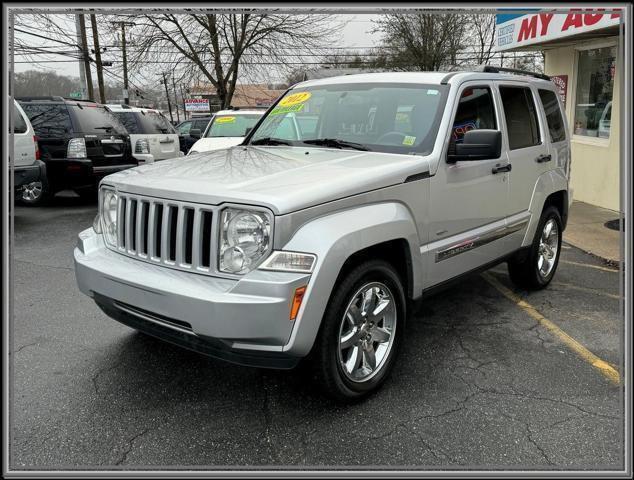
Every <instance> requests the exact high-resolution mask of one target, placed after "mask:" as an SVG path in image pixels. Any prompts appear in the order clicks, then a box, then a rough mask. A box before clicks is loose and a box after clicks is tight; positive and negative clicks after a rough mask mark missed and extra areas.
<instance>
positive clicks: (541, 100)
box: [74, 67, 571, 400]
mask: <svg viewBox="0 0 634 480" xmlns="http://www.w3.org/2000/svg"><path fill="white" fill-rule="evenodd" d="M524 73H525V72H524ZM562 112H563V109H562V104H561V101H560V100H559V97H558V95H557V93H556V89H555V85H554V84H553V83H552V82H551V81H549V80H548V77H544V76H543V75H537V74H520V73H519V72H514V73H513V72H508V71H504V72H502V71H499V69H494V68H490V67H486V68H482V69H481V71H471V72H455V73H449V74H445V73H375V74H361V75H351V76H345V77H337V78H327V79H322V80H314V81H308V82H303V83H299V84H297V85H295V86H293V87H292V88H291V89H289V90H288V91H287V92H286V93H285V94H284V95H283V96H282V97H281V98H280V99H279V100H278V101H277V103H276V104H275V105H273V106H272V107H271V108H270V109H269V111H268V112H267V113H266V115H265V116H264V117H262V119H261V120H260V121H259V123H258V124H257V125H256V126H255V127H254V128H253V130H252V131H251V132H250V133H249V135H248V136H247V137H246V139H245V140H244V142H243V143H242V144H241V145H239V146H235V147H231V148H227V149H224V150H219V151H215V152H209V153H201V154H195V155H190V156H187V157H181V158H176V159H173V160H165V161H163V162H160V163H155V164H151V165H144V166H140V167H137V168H133V169H131V170H126V171H122V172H118V173H115V174H113V175H109V176H108V177H106V178H104V179H103V181H102V182H101V187H100V193H99V215H98V217H97V218H96V219H95V222H94V225H93V227H92V228H89V229H87V230H84V231H83V232H81V233H80V234H79V241H78V245H77V248H76V249H75V252H74V255H75V269H76V275H77V282H78V284H79V288H80V289H81V291H82V292H84V293H85V294H87V295H89V296H90V297H92V298H93V299H94V300H95V302H96V303H97V305H99V307H100V308H101V309H102V310H103V311H104V312H105V313H106V314H107V315H109V316H110V317H112V318H114V319H116V320H118V321H120V322H122V323H124V324H126V325H129V326H131V327H133V328H135V329H138V330H140V331H143V332H146V333H148V334H150V335H154V336H156V337H159V338H162V339H164V340H166V341H169V342H173V343H175V344H178V345H181V346H183V347H186V348H190V349H192V350H196V351H198V352H201V353H204V354H208V355H211V356H214V357H217V358H221V359H224V360H228V361H231V362H235V363H239V364H243V365H252V366H261V367H269V368H281V369H286V368H292V367H294V366H295V365H296V364H297V363H298V362H299V361H300V360H301V359H302V358H305V357H307V358H308V360H309V362H310V364H311V366H312V369H313V372H314V375H315V378H316V380H317V381H318V382H319V383H320V385H321V386H322V387H324V389H325V391H326V392H328V393H329V394H330V395H332V396H334V397H335V398H338V399H341V400H353V399H359V398H361V397H363V396H365V395H367V394H368V393H370V392H371V391H373V390H375V389H376V388H378V387H379V386H380V385H381V384H382V383H383V381H384V380H385V379H386V378H387V376H388V374H389V372H390V370H391V368H392V367H393V365H394V362H395V358H396V355H397V352H398V350H399V347H400V343H401V342H402V341H406V338H404V335H403V332H404V326H405V321H406V318H407V316H408V313H409V312H410V310H411V309H412V305H414V304H415V301H418V300H420V299H421V298H423V297H424V296H425V295H426V294H428V293H429V292H431V291H432V290H436V289H437V287H441V286H444V285H446V284H447V282H449V281H451V280H454V279H456V278H458V277H460V276H461V275H463V274H467V273H472V272H474V271H477V270H481V269H483V268H488V267H490V266H492V265H495V264H497V263H500V262H504V261H505V262H508V266H509V272H510V276H511V279H512V280H513V281H514V282H515V283H517V284H518V285H521V286H523V287H525V288H532V289H538V288H543V287H545V286H546V285H548V283H549V282H550V281H551V279H552V278H553V275H554V274H555V271H556V269H557V262H558V259H559V253H560V249H561V235H562V231H563V229H564V228H565V225H566V217H567V213H568V206H569V203H570V202H571V195H570V193H569V182H568V179H569V175H570V142H569V132H568V128H567V125H566V122H565V116H564V115H563V113H562Z"/></svg>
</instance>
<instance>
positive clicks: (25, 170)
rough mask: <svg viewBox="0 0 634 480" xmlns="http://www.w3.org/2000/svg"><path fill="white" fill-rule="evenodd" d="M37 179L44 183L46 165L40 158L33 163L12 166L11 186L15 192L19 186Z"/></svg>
mask: <svg viewBox="0 0 634 480" xmlns="http://www.w3.org/2000/svg"><path fill="white" fill-rule="evenodd" d="M39 181H41V182H44V183H46V165H45V164H44V162H43V161H42V160H36V161H35V163H34V164H33V165H27V166H17V167H14V168H13V187H14V189H15V191H16V193H17V192H18V190H19V188H20V187H22V186H24V185H27V184H29V183H32V182H39Z"/></svg>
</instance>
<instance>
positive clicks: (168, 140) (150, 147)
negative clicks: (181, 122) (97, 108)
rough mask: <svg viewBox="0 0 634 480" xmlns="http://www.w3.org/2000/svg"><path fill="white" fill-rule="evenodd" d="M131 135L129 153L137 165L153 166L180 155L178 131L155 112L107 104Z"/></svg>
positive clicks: (159, 113)
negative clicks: (147, 164)
mask: <svg viewBox="0 0 634 480" xmlns="http://www.w3.org/2000/svg"><path fill="white" fill-rule="evenodd" d="M106 106H107V107H108V109H109V110H110V111H112V113H114V114H115V115H116V116H117V117H119V119H120V120H121V123H123V125H125V128H126V130H127V131H128V133H129V134H130V143H131V144H132V152H133V153H132V154H133V155H134V158H136V159H137V160H138V161H139V163H152V162H155V161H157V160H165V159H167V158H174V157H178V156H180V155H182V153H181V151H180V147H179V139H178V132H177V131H176V129H175V128H174V126H173V125H172V124H171V123H170V122H169V120H168V119H167V118H165V116H164V115H163V114H162V113H161V112H159V111H158V110H154V109H151V108H138V107H131V106H129V105H106Z"/></svg>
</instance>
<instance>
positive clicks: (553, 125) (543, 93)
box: [539, 90, 566, 143]
mask: <svg viewBox="0 0 634 480" xmlns="http://www.w3.org/2000/svg"><path fill="white" fill-rule="evenodd" d="M539 98H540V100H541V102H542V105H543V106H544V113H545V114H546V123H547V124H548V133H549V134H550V141H551V142H553V143H555V142H561V141H563V140H565V139H566V129H565V127H564V119H563V117H562V115H561V108H560V107H559V101H558V100H557V94H556V93H555V92H553V91H551V90H539Z"/></svg>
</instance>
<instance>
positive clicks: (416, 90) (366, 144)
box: [250, 83, 446, 154]
mask: <svg viewBox="0 0 634 480" xmlns="http://www.w3.org/2000/svg"><path fill="white" fill-rule="evenodd" d="M445 101H446V87H445V86H443V85H420V84H407V83H404V84H390V83H367V84H365V83H364V84H362V83H350V84H330V85H316V86H313V87H304V88H301V89H297V90H290V91H288V92H287V93H286V94H285V95H284V97H282V98H281V99H280V101H279V102H278V103H277V104H276V105H275V107H274V108H273V109H272V110H271V111H270V112H269V113H268V115H267V117H266V118H265V119H264V120H263V121H262V123H261V124H260V125H259V127H258V129H257V131H256V132H254V134H253V136H252V137H251V140H250V141H251V143H252V144H255V145H263V144H267V143H269V144H275V141H276V140H278V141H280V140H283V141H284V142H285V143H286V144H289V145H297V146H299V145H302V146H306V145H311V146H318V147H326V148H329V147H330V148H350V149H358V150H370V151H379V152H391V153H404V154H409V153H423V154H427V153H429V152H431V150H432V149H433V144H434V141H435V139H436V136H437V133H438V125H439V123H440V116H441V114H442V110H443V108H442V107H444V103H445Z"/></svg>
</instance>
